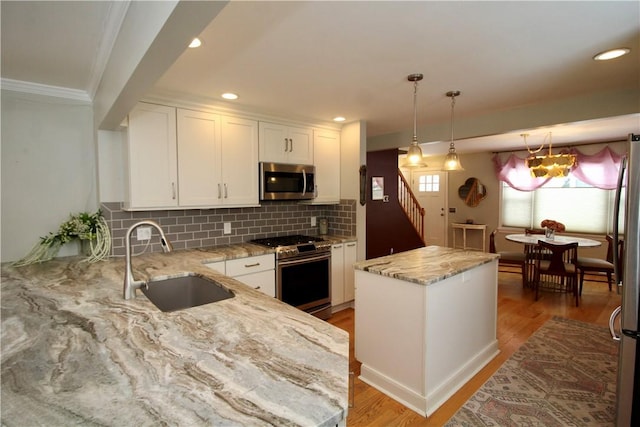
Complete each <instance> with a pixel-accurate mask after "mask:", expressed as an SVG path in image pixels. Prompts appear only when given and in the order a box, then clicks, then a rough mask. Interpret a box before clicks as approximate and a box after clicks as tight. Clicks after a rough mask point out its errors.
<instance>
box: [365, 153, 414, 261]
mask: <svg viewBox="0 0 640 427" xmlns="http://www.w3.org/2000/svg"><path fill="white" fill-rule="evenodd" d="M374 176H375V177H378V176H381V177H384V194H385V195H388V196H389V202H383V201H382V200H372V198H371V178H372V177H374ZM366 211H367V253H366V257H367V259H371V258H377V257H380V256H384V255H389V254H390V253H391V251H392V250H393V253H398V252H404V251H408V250H411V249H416V248H420V247H423V246H424V244H423V242H422V240H421V239H420V236H419V235H418V233H417V232H416V231H415V229H414V228H413V226H412V225H411V222H410V221H409V220H408V219H407V217H406V215H405V213H404V211H403V210H402V207H401V206H400V204H399V203H398V150H397V149H392V150H383V151H371V152H368V153H367V205H366Z"/></svg>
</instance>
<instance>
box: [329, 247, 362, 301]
mask: <svg viewBox="0 0 640 427" xmlns="http://www.w3.org/2000/svg"><path fill="white" fill-rule="evenodd" d="M357 249H358V244H357V242H347V243H336V244H334V245H331V305H332V306H333V307H334V309H336V308H337V310H335V311H338V310H340V309H342V308H344V307H338V306H340V305H341V304H346V303H350V302H351V301H353V299H354V297H355V274H354V271H353V264H354V263H355V262H356V255H357Z"/></svg>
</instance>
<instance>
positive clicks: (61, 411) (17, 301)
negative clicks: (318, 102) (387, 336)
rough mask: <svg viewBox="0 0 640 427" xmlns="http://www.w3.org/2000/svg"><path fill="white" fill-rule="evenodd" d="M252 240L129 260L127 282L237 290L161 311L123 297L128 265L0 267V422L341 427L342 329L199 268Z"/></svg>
mask: <svg viewBox="0 0 640 427" xmlns="http://www.w3.org/2000/svg"><path fill="white" fill-rule="evenodd" d="M266 252H267V251H265V249H264V248H261V247H258V246H255V245H236V246H234V247H233V248H229V249H227V250H220V249H215V250H211V251H208V250H203V249H198V250H185V251H176V252H172V253H168V254H162V253H153V254H148V255H143V256H140V257H134V258H133V267H134V274H135V277H136V279H151V278H156V279H160V278H163V277H172V276H179V275H181V274H184V273H185V272H193V273H196V274H199V275H202V276H205V277H208V278H211V279H214V280H216V281H217V282H219V283H220V284H222V285H223V286H224V287H226V288H227V289H229V290H231V291H232V292H233V293H234V294H235V296H234V297H233V298H230V299H227V300H224V301H219V302H216V303H212V304H207V305H202V306H199V307H192V308H188V309H185V310H180V311H175V312H161V311H160V310H159V309H157V308H156V307H155V306H154V305H153V304H152V303H151V302H150V301H149V300H148V299H147V298H146V297H145V296H144V295H143V294H142V293H141V292H139V291H138V295H137V297H136V298H135V299H131V300H124V299H123V295H122V286H123V285H122V283H123V277H124V259H111V260H108V261H105V262H98V263H95V264H88V263H86V262H81V261H80V259H79V258H77V257H73V258H61V259H55V260H52V261H48V262H46V263H43V264H39V265H33V266H28V267H20V268H15V267H11V266H9V265H3V266H2V288H1V291H2V424H3V425H6V426H12V425H51V426H53V425H56V426H57V425H59V426H62V425H114V426H115V425H117V426H123V425H136V426H146V425H154V426H155V425H189V426H195V425H216V426H225V427H226V426H273V425H278V426H285V425H286V426H336V425H344V424H345V422H346V421H345V420H346V416H347V407H348V403H347V395H348V369H349V368H348V355H349V337H348V334H347V333H346V332H344V331H342V330H340V329H338V328H335V327H334V326H332V325H330V324H328V323H326V322H323V321H321V320H319V319H317V318H315V317H313V316H311V315H309V314H306V313H304V312H302V311H299V310H297V309H295V308H293V307H291V306H288V305H286V304H284V303H282V302H280V301H278V300H276V299H275V298H269V297H267V296H265V295H264V294H262V293H261V292H260V291H257V290H254V289H252V288H251V287H250V286H247V285H244V284H242V283H240V282H238V281H236V280H234V279H232V278H229V277H227V276H224V275H222V274H220V273H217V272H215V271H213V270H211V269H209V268H207V267H206V266H205V265H204V264H205V263H209V262H216V261H221V260H225V259H229V258H234V257H243V256H254V255H260V254H263V253H266Z"/></svg>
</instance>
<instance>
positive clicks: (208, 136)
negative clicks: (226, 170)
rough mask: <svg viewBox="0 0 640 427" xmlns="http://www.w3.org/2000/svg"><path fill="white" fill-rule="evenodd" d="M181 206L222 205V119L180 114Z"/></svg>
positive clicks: (179, 186)
mask: <svg viewBox="0 0 640 427" xmlns="http://www.w3.org/2000/svg"><path fill="white" fill-rule="evenodd" d="M177 117H178V190H179V191H178V202H179V205H180V206H213V205H217V204H219V203H221V201H222V185H223V183H222V179H221V174H220V172H221V170H222V158H221V151H222V145H221V126H220V116H218V115H215V114H210V113H203V112H200V111H191V110H182V109H178V110H177Z"/></svg>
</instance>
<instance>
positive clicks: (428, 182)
mask: <svg viewBox="0 0 640 427" xmlns="http://www.w3.org/2000/svg"><path fill="white" fill-rule="evenodd" d="M418 191H420V192H421V193H427V192H428V193H431V192H438V191H440V175H420V176H419V177H418Z"/></svg>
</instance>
